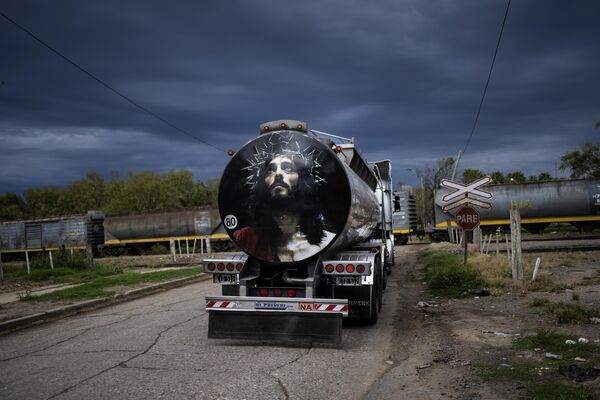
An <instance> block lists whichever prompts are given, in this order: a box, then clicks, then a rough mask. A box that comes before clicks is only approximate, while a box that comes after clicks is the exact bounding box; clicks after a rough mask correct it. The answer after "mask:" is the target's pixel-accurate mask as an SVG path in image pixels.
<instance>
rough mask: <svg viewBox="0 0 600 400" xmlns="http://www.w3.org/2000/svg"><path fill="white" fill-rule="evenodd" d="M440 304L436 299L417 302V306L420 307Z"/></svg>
mask: <svg viewBox="0 0 600 400" xmlns="http://www.w3.org/2000/svg"><path fill="white" fill-rule="evenodd" d="M437 306H438V304H437V303H436V302H435V301H419V302H418V303H417V307H419V308H424V307H437Z"/></svg>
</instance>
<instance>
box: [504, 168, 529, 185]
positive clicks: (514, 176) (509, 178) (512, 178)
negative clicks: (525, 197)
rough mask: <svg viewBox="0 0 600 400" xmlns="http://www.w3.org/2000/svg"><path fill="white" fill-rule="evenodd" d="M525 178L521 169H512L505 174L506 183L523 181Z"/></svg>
mask: <svg viewBox="0 0 600 400" xmlns="http://www.w3.org/2000/svg"><path fill="white" fill-rule="evenodd" d="M526 181H527V178H526V177H525V174H524V173H522V172H521V171H513V172H509V173H508V174H506V183H525V182H526Z"/></svg>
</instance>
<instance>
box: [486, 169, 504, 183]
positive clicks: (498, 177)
mask: <svg viewBox="0 0 600 400" xmlns="http://www.w3.org/2000/svg"><path fill="white" fill-rule="evenodd" d="M490 177H491V178H492V183H494V184H498V185H500V184H502V183H506V178H505V177H504V175H503V174H502V172H500V171H494V172H492V173H491V174H490Z"/></svg>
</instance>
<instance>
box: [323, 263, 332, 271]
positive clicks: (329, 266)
mask: <svg viewBox="0 0 600 400" xmlns="http://www.w3.org/2000/svg"><path fill="white" fill-rule="evenodd" d="M325 271H326V272H328V273H332V272H333V265H331V264H327V265H326V266H325Z"/></svg>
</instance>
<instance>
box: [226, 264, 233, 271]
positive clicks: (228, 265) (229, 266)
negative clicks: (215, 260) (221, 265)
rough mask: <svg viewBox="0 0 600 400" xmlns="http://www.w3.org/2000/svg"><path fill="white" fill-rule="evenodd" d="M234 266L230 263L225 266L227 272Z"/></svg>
mask: <svg viewBox="0 0 600 400" xmlns="http://www.w3.org/2000/svg"><path fill="white" fill-rule="evenodd" d="M234 268H235V266H234V265H233V264H232V263H229V264H227V271H233V270H234Z"/></svg>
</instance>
